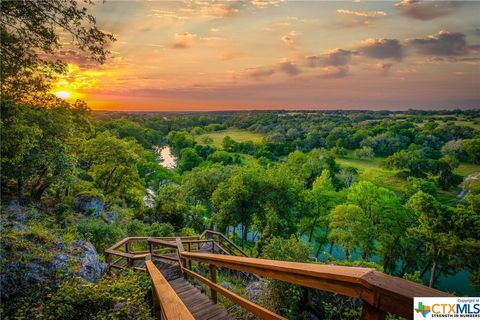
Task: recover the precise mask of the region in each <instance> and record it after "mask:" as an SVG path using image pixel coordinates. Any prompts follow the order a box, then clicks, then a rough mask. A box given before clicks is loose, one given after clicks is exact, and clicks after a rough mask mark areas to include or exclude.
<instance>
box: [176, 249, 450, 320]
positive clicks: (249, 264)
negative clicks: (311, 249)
mask: <svg viewBox="0 0 480 320" xmlns="http://www.w3.org/2000/svg"><path fill="white" fill-rule="evenodd" d="M181 256H182V257H183V258H186V259H191V260H194V261H198V262H203V263H208V264H213V265H216V266H221V267H226V268H230V269H234V270H239V271H245V272H250V273H254V274H257V275H260V276H265V277H268V278H271V279H275V280H281V281H285V282H289V283H292V284H297V285H301V286H305V287H310V288H315V289H320V290H324V291H330V292H334V293H338V294H341V295H345V296H350V297H354V298H360V299H362V300H363V301H364V304H366V306H364V308H365V309H366V310H376V311H378V313H379V314H383V316H384V315H385V313H387V312H389V313H393V314H396V315H398V316H401V317H404V318H407V319H412V317H413V297H416V296H419V297H425V296H427V297H448V296H451V295H449V294H447V293H445V292H442V291H438V290H435V289H432V288H428V287H426V286H423V285H420V284H417V283H414V282H411V281H408V280H404V279H401V278H396V277H392V276H388V275H386V274H383V273H381V272H378V271H375V270H374V269H371V268H359V267H343V266H330V265H320V264H314V263H300V262H288V261H277V260H267V259H255V258H245V257H238V256H228V255H219V254H209V253H194V252H182V253H181ZM379 318H381V316H380V317H379Z"/></svg>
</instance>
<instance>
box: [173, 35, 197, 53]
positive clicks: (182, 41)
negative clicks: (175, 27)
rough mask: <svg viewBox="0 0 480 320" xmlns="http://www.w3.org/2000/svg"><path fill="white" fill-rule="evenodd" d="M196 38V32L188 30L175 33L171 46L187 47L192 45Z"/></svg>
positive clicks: (177, 47)
mask: <svg viewBox="0 0 480 320" xmlns="http://www.w3.org/2000/svg"><path fill="white" fill-rule="evenodd" d="M196 38H197V35H196V34H193V33H189V32H182V33H175V41H174V42H173V45H172V47H173V48H176V49H185V48H189V47H191V46H192V44H193V42H194V41H195V39H196Z"/></svg>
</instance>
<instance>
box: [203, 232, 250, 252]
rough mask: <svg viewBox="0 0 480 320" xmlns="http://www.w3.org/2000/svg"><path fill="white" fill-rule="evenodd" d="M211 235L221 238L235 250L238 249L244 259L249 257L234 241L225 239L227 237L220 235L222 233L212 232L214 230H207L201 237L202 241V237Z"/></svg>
mask: <svg viewBox="0 0 480 320" xmlns="http://www.w3.org/2000/svg"><path fill="white" fill-rule="evenodd" d="M208 233H210V234H213V235H217V236H219V237H221V238H222V239H223V240H225V241H226V242H227V243H228V244H229V245H231V246H233V247H234V248H235V249H237V250H238V251H239V252H240V253H241V254H242V255H243V256H244V257H248V254H247V253H246V252H245V251H243V250H242V248H240V247H239V246H237V245H236V244H235V243H234V242H233V241H232V240H230V239H228V238H227V237H225V235H224V234H223V233H220V232H217V231H212V230H205V231H204V232H203V233H202V234H201V235H200V237H199V238H200V239H201V238H202V237H204V236H205V237H206V235H207V234H208Z"/></svg>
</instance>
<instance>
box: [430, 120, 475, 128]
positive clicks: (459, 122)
mask: <svg viewBox="0 0 480 320" xmlns="http://www.w3.org/2000/svg"><path fill="white" fill-rule="evenodd" d="M448 122H453V123H454V124H456V125H457V126H465V127H470V128H474V129H477V130H480V124H479V123H475V122H473V121H471V120H454V121H448ZM437 123H439V124H442V123H446V122H445V121H443V120H438V121H437Z"/></svg>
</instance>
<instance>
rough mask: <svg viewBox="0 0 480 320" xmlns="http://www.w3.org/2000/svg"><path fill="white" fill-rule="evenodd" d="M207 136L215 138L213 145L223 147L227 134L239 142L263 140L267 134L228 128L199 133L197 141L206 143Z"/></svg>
mask: <svg viewBox="0 0 480 320" xmlns="http://www.w3.org/2000/svg"><path fill="white" fill-rule="evenodd" d="M205 136H208V137H210V138H211V139H212V140H213V142H212V143H211V145H214V146H215V147H221V146H222V141H223V138H225V137H226V136H229V137H230V138H232V139H233V140H235V141H237V142H245V141H253V142H261V141H262V140H263V138H264V137H265V135H264V134H261V133H256V132H251V131H245V130H239V129H227V130H221V131H215V132H209V133H205V134H201V135H198V136H196V137H195V141H197V143H200V144H203V143H204V142H203V139H204V137H205Z"/></svg>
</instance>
